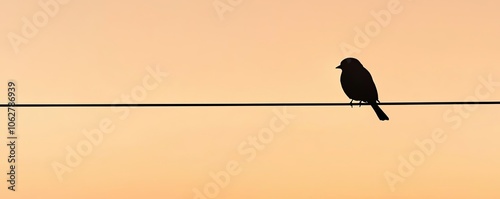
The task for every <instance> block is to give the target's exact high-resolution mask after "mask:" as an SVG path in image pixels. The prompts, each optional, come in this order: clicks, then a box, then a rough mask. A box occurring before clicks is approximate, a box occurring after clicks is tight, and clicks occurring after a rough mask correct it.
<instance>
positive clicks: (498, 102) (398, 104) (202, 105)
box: [0, 101, 500, 108]
mask: <svg viewBox="0 0 500 199" xmlns="http://www.w3.org/2000/svg"><path fill="white" fill-rule="evenodd" d="M466 104H476V105H494V104H500V101H477V102H474V101H455V102H381V103H379V105H383V106H417V105H419V106H422V105H466ZM359 105H361V106H366V105H369V104H366V103H361V104H359V103H357V102H354V103H352V106H359ZM238 106H239V107H245V106H253V107H255V106H351V104H350V103H329V102H261V103H255V102H251V103H146V104H100V103H97V104H92V103H83V104H71V103H70V104H64V103H62V104H61V103H58V104H55V103H54V104H34V103H22V104H15V105H14V106H10V105H8V104H0V107H32V108H42V107H238Z"/></svg>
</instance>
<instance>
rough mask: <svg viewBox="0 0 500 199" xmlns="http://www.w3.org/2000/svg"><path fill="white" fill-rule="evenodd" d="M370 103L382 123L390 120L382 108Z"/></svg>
mask: <svg viewBox="0 0 500 199" xmlns="http://www.w3.org/2000/svg"><path fill="white" fill-rule="evenodd" d="M369 103H370V105H371V106H372V108H373V110H374V111H375V113H376V114H377V116H378V119H380V120H382V121H384V120H389V117H387V115H386V114H385V113H384V111H382V109H381V108H380V106H378V104H377V102H369Z"/></svg>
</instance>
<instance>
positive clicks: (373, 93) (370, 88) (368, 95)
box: [358, 68, 378, 101]
mask: <svg viewBox="0 0 500 199" xmlns="http://www.w3.org/2000/svg"><path fill="white" fill-rule="evenodd" d="M358 81H359V82H358V83H359V86H360V87H362V90H363V91H364V92H363V93H364V94H363V98H364V99H366V101H371V100H378V92H377V87H376V86H375V82H374V81H373V78H372V75H371V74H370V72H368V70H366V68H363V71H362V72H360V73H359V79H358Z"/></svg>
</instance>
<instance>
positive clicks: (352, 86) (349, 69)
mask: <svg viewBox="0 0 500 199" xmlns="http://www.w3.org/2000/svg"><path fill="white" fill-rule="evenodd" d="M336 69H340V70H342V74H341V75H340V84H341V85H342V89H343V90H344V93H345V94H346V95H347V97H349V99H351V102H350V104H351V108H352V101H354V100H356V101H359V104H360V106H361V103H362V102H366V103H368V104H370V105H371V107H372V108H373V110H374V111H375V113H376V114H377V116H378V118H379V119H380V120H381V121H384V120H389V117H388V116H387V115H386V114H385V113H384V111H382V109H381V108H380V107H379V105H378V103H377V102H380V101H379V100H378V93H377V87H376V86H375V82H373V78H372V76H371V74H370V72H368V70H367V69H366V68H365V67H364V66H363V64H361V62H360V61H359V60H358V59H356V58H353V57H348V58H345V59H343V60H342V62H340V65H339V66H337V67H336Z"/></svg>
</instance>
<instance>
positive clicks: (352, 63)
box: [335, 57, 363, 70]
mask: <svg viewBox="0 0 500 199" xmlns="http://www.w3.org/2000/svg"><path fill="white" fill-rule="evenodd" d="M358 66H363V65H361V62H359V60H358V59H356V58H353V57H348V58H345V59H344V60H342V62H340V65H339V66H337V67H335V68H336V69H341V70H343V69H346V68H353V67H358Z"/></svg>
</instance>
